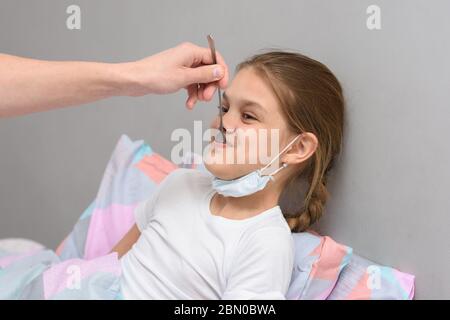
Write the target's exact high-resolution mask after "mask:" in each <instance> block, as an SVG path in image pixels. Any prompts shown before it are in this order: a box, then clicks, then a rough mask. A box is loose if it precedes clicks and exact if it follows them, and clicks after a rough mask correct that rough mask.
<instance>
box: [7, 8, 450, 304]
mask: <svg viewBox="0 0 450 320" xmlns="http://www.w3.org/2000/svg"><path fill="white" fill-rule="evenodd" d="M70 4H77V5H79V6H80V7H81V12H82V28H81V30H75V31H71V30H68V29H67V28H66V25H65V20H66V18H67V14H66V8H67V6H69V5H70ZM371 4H377V5H378V6H380V7H381V23H382V29H381V30H377V31H370V30H368V29H367V28H366V18H367V14H366V8H367V7H368V6H369V5H371ZM449 12H450V2H448V1H445V0H442V1H427V2H425V1H406V0H404V1H381V0H376V1H366V0H346V1H332V0H329V1H324V0H322V1H317V0H315V1H305V0H303V1H299V0H297V1H256V0H254V1H242V2H239V3H238V2H230V1H206V0H205V1H162V0H158V1H156V0H153V1H145V0H142V1H127V2H126V3H125V2H123V1H119V0H109V1H106V0H101V1H99V0H97V1H92V0H91V1H87V0H72V1H66V0H64V1H63V0H59V1H56V0H54V1H50V0H40V1H24V0H0V52H3V53H10V54H16V55H22V56H28V57H34V58H41V59H48V60H51V59H56V60H100V61H106V62H108V61H110V62H119V61H125V60H132V59H137V58H141V57H144V56H147V55H151V54H153V53H156V52H159V51H161V50H164V49H167V48H169V47H172V46H174V45H177V44H178V43H180V42H183V41H191V42H194V43H197V44H200V45H206V39H205V36H206V34H207V33H213V34H214V36H215V38H216V41H217V46H218V49H219V50H220V51H221V53H222V54H223V55H224V56H225V58H226V59H227V62H228V63H229V65H230V67H231V68H234V66H235V65H236V64H237V63H238V62H239V61H241V60H242V59H244V58H245V57H247V56H249V55H251V54H253V53H255V52H256V51H257V50H259V49H262V48H265V47H273V46H276V47H279V48H286V49H295V50H299V51H301V52H303V53H305V54H307V55H310V56H312V57H313V58H315V59H318V60H320V61H322V62H324V63H325V64H327V65H328V66H329V67H330V68H331V69H332V70H333V71H334V72H335V74H336V75H337V76H338V78H339V79H340V80H341V82H342V84H343V86H344V89H345V92H346V97H347V101H348V106H347V107H348V109H347V110H348V113H347V123H348V126H347V132H346V137H345V145H344V152H343V154H342V157H341V162H340V163H339V165H338V166H337V168H336V171H335V173H334V175H333V177H332V178H331V182H330V190H331V193H332V198H331V200H330V202H329V205H328V208H327V210H326V214H325V217H324V219H323V220H322V221H321V223H320V224H319V230H320V231H321V232H322V233H325V234H329V235H330V236H332V237H333V238H335V239H336V240H337V241H340V242H343V243H345V244H347V245H349V246H351V247H353V248H354V250H355V251H356V252H358V253H360V254H361V255H363V256H365V257H368V258H370V259H373V260H376V261H378V262H380V263H383V264H386V265H390V266H394V267H396V268H398V269H400V270H402V271H406V272H410V273H413V274H415V275H416V277H417V283H416V284H417V294H416V298H418V299H428V298H447V299H449V298H450V276H449V272H448V270H450V241H449V236H448V227H449V223H450V215H449V211H450V197H449V195H448V190H449V188H450V182H449V181H450V169H449V167H448V164H449V163H450V148H449V147H448V146H449V143H448V139H447V138H448V136H449V135H450V126H449V125H448V124H449V118H450V110H449V101H450V90H448V89H449V84H450V62H449V59H448V57H449V56H450V45H449V41H448V37H449V31H450V18H449ZM0 72H3V70H0ZM184 101H185V92H179V93H177V94H173V95H170V96H147V97H142V98H124V97H120V98H112V99H109V100H104V101H101V102H96V103H92V104H88V105H84V106H79V107H73V108H68V109H62V110H57V111H51V112H47V113H41V114H33V115H28V116H23V117H18V118H9V119H1V120H0V238H6V237H27V238H31V239H35V240H37V241H40V242H42V243H44V244H46V245H48V246H50V247H54V246H55V245H56V244H57V243H58V242H59V241H60V240H61V239H62V238H63V237H64V236H65V235H66V234H67V233H68V232H69V231H70V229H71V226H72V225H73V223H74V222H75V221H76V219H77V217H78V216H79V214H80V213H81V212H82V211H83V210H84V208H85V207H86V206H87V205H88V204H89V203H90V201H91V200H92V199H93V197H94V196H95V193H96V190H97V188H98V185H99V182H100V179H101V176H102V174H103V170H104V168H105V165H106V163H107V160H108V159H109V156H110V154H111V152H112V149H113V147H114V145H115V143H116V142H117V139H118V138H119V136H120V135H121V134H122V133H126V134H128V135H129V136H130V137H131V138H133V139H141V138H142V139H145V140H146V141H147V142H148V143H150V144H151V145H152V147H153V148H154V149H155V150H157V151H158V152H160V153H161V154H163V155H165V156H166V157H169V156H170V150H171V148H172V146H173V145H174V144H175V142H171V141H170V134H171V132H172V130H173V129H176V128H180V127H185V128H188V129H193V120H205V121H208V122H206V123H209V120H210V119H211V117H212V116H213V115H214V114H215V112H216V109H215V108H213V107H212V105H211V104H205V103H203V104H200V105H198V106H197V108H196V109H195V110H194V111H192V112H188V111H186V110H185V108H184Z"/></svg>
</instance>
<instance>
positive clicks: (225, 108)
mask: <svg viewBox="0 0 450 320" xmlns="http://www.w3.org/2000/svg"><path fill="white" fill-rule="evenodd" d="M217 108H222V112H223V113H226V112H227V111H228V108H227V107H225V106H218V107H217Z"/></svg>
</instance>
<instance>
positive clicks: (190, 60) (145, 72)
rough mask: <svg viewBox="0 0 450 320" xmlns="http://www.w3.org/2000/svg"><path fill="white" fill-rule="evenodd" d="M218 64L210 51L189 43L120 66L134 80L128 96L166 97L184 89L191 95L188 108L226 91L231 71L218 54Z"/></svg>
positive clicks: (187, 102)
mask: <svg viewBox="0 0 450 320" xmlns="http://www.w3.org/2000/svg"><path fill="white" fill-rule="evenodd" d="M216 54H217V64H214V65H213V64H212V63H213V60H212V56H211V51H210V49H209V48H203V47H199V46H197V45H194V44H192V43H189V42H185V43H182V44H180V45H178V46H176V47H174V48H171V49H168V50H165V51H162V52H160V53H158V54H155V55H153V56H150V57H147V58H145V59H142V60H138V61H133V62H126V63H122V64H120V65H121V67H122V68H123V70H124V74H126V75H128V77H130V79H131V81H129V82H128V86H127V87H126V88H125V94H126V95H131V96H142V95H146V94H149V93H156V94H166V93H173V92H176V91H178V90H179V89H181V88H185V89H186V90H187V93H188V98H187V100H186V107H187V108H189V109H192V108H193V107H194V105H195V103H196V102H197V101H198V100H200V101H210V100H211V98H212V97H213V95H214V92H215V90H216V89H217V87H218V86H219V87H220V88H225V87H226V85H227V83H228V78H229V72H228V67H227V65H226V64H225V61H224V59H223V58H222V56H221V55H220V53H219V52H217V51H216Z"/></svg>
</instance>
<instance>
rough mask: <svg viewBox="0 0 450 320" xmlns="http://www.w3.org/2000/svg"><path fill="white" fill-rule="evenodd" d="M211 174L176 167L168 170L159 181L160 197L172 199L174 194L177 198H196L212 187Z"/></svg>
mask: <svg viewBox="0 0 450 320" xmlns="http://www.w3.org/2000/svg"><path fill="white" fill-rule="evenodd" d="M211 183H212V176H210V175H209V174H207V173H205V172H202V171H199V170H197V169H187V168H177V169H175V170H173V171H172V172H170V173H169V174H168V175H167V176H166V177H165V179H164V180H163V181H162V182H161V186H160V189H161V195H160V198H162V199H164V198H167V199H168V200H169V201H173V199H174V196H176V197H178V200H182V198H181V197H187V198H186V199H185V200H187V199H192V198H195V199H198V198H197V196H198V195H199V194H203V193H205V192H207V191H209V190H210V189H211V188H212V184H211Z"/></svg>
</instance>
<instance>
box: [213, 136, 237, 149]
mask: <svg viewBox="0 0 450 320" xmlns="http://www.w3.org/2000/svg"><path fill="white" fill-rule="evenodd" d="M229 141H230V139H227V142H226V143H221V142H217V141H216V139H215V137H213V141H212V142H213V143H214V146H216V147H218V148H232V147H233V145H232V144H231V143H229Z"/></svg>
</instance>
